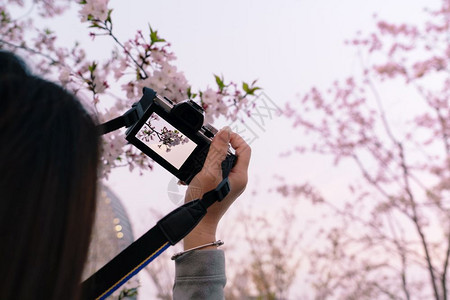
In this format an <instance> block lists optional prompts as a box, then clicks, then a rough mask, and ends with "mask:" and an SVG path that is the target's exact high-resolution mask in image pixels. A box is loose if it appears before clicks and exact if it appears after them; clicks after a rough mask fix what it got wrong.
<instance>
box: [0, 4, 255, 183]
mask: <svg viewBox="0 0 450 300" xmlns="http://www.w3.org/2000/svg"><path fill="white" fill-rule="evenodd" d="M26 4H27V2H24V1H21V0H9V1H8V5H6V4H1V3H0V25H1V26H0V36H1V37H0V49H7V50H12V51H16V52H20V53H22V54H26V55H27V56H30V57H31V59H32V60H33V62H34V63H35V66H34V69H35V70H36V72H37V73H39V74H40V75H44V76H47V77H48V78H50V79H52V80H55V81H58V82H59V83H60V84H62V85H63V86H64V87H65V88H66V89H68V90H70V91H72V92H73V93H75V94H76V95H78V96H79V97H80V98H81V99H82V100H83V99H84V100H85V99H90V102H91V103H90V106H91V107H92V109H90V110H91V111H93V112H94V113H95V114H96V118H97V119H98V120H99V121H100V122H105V121H108V120H110V119H113V118H115V117H117V116H119V115H121V114H122V113H124V112H125V111H126V110H127V109H128V108H129V107H130V106H131V104H132V103H133V102H135V101H136V100H137V99H139V98H140V96H141V91H142V88H143V87H150V88H152V89H153V90H155V91H156V92H157V93H158V94H160V95H163V96H165V97H167V98H169V99H171V100H172V101H173V102H175V103H177V102H179V101H182V100H185V99H188V98H190V99H193V100H194V101H197V102H198V103H199V104H200V105H201V106H202V107H203V108H204V110H205V120H206V121H207V122H214V120H215V119H216V118H218V117H220V116H224V117H225V118H227V119H230V120H234V118H236V115H237V112H238V111H240V110H244V111H246V112H248V111H249V110H250V109H251V107H249V105H248V103H250V101H248V99H249V98H252V97H254V96H255V91H256V90H258V89H259V88H258V87H256V86H255V81H254V82H253V83H252V84H247V83H245V82H244V83H242V86H238V85H237V84H236V83H233V82H225V81H224V79H223V77H219V76H217V75H215V85H216V87H215V88H213V87H207V88H206V89H205V90H204V91H202V90H198V91H194V89H193V88H192V87H191V86H190V85H189V83H188V80H187V78H186V77H185V76H184V73H183V72H182V71H180V70H179V69H178V68H177V67H176V64H175V63H176V56H175V54H174V53H173V52H172V51H171V49H170V43H168V42H167V41H166V40H165V39H163V38H161V37H160V35H159V34H158V32H157V31H156V30H154V29H153V28H152V27H150V26H149V29H148V32H144V31H142V30H138V31H137V32H136V34H135V35H134V37H132V38H130V39H128V40H125V41H120V40H119V39H118V38H117V37H116V35H115V33H114V31H113V14H112V13H113V9H112V8H110V7H109V5H110V3H109V0H83V1H81V2H79V3H78V4H77V5H79V9H78V14H79V17H80V19H81V21H82V22H85V23H86V24H87V26H88V28H89V29H88V31H87V32H86V33H87V34H88V35H89V36H90V37H91V38H92V39H94V40H96V39H105V38H110V39H112V41H113V42H114V43H115V47H114V48H113V49H111V51H110V55H105V58H104V59H103V60H101V61H94V60H91V59H90V58H89V53H88V52H86V50H85V49H84V48H83V47H82V45H81V44H80V43H78V42H75V43H74V44H73V45H71V46H70V45H60V44H59V43H58V38H57V34H56V33H55V32H54V31H52V30H51V29H49V28H39V27H36V26H35V25H34V17H35V16H33V14H26V15H25V16H26V17H23V16H22V17H20V18H14V16H13V15H12V13H11V6H13V5H16V6H18V7H21V8H23V10H24V11H27V10H28V9H29V8H26V7H25V6H26ZM28 4H30V3H28ZM31 5H32V6H33V8H32V9H34V10H36V11H37V12H38V16H40V17H42V18H53V17H55V16H57V15H62V14H64V13H65V12H66V11H67V9H68V8H69V7H70V1H68V0H67V1H55V0H46V1H33V3H31ZM112 86H115V87H117V86H119V87H121V89H122V93H117V92H113V91H112V89H111V87H112ZM115 91H116V89H115ZM111 100H112V101H111ZM107 103H113V104H107ZM167 134H169V133H167ZM102 161H103V165H104V168H103V171H104V172H103V174H104V175H105V176H107V174H108V173H109V172H110V170H111V169H112V168H114V167H118V166H128V167H129V168H130V170H132V169H134V168H135V167H138V168H139V169H141V170H142V169H151V168H152V164H153V162H152V161H151V160H150V159H148V158H146V157H145V155H142V154H141V153H140V152H138V151H137V150H136V149H134V148H133V147H131V146H128V145H126V143H125V139H124V137H123V133H122V132H121V131H117V132H113V133H110V134H107V135H106V136H104V138H103V157H102Z"/></svg>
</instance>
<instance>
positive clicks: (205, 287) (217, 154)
mask: <svg viewBox="0 0 450 300" xmlns="http://www.w3.org/2000/svg"><path fill="white" fill-rule="evenodd" d="M229 144H231V146H232V147H233V148H234V149H235V152H236V156H237V162H236V165H235V166H234V168H233V169H232V170H231V172H230V174H229V176H228V179H229V181H230V188H231V190H230V193H229V194H228V195H227V197H225V199H223V200H222V201H221V202H216V203H214V204H213V205H212V206H211V207H209V208H208V213H207V214H206V216H205V217H204V218H203V219H202V220H201V221H200V223H199V224H198V225H197V226H196V227H195V228H194V230H192V231H191V233H190V234H189V235H187V236H186V237H185V238H184V249H185V250H188V249H192V248H194V247H197V246H201V245H205V244H208V243H211V242H214V241H216V230H217V225H218V224H219V221H220V219H221V218H222V216H223V215H224V214H225V213H226V211H227V210H228V208H229V207H230V206H231V205H232V204H233V202H234V201H235V200H236V199H237V198H238V197H239V195H241V194H242V192H243V191H244V189H245V187H246V185H247V181H248V175H247V173H248V165H249V162H250V156H251V149H250V146H249V145H248V144H247V143H246V142H245V141H244V139H243V138H242V137H240V136H239V135H238V134H236V133H234V132H231V130H230V128H229V127H225V128H224V129H222V130H221V131H219V132H218V133H217V134H216V136H215V137H214V139H213V141H212V143H211V147H210V150H209V152H208V155H207V158H206V161H205V164H204V165H203V168H202V170H201V171H200V172H199V173H198V174H197V175H196V176H195V177H194V178H193V179H192V181H191V183H190V184H189V187H188V190H187V192H186V198H185V202H189V201H191V200H193V199H198V198H201V197H202V196H203V194H205V193H206V192H208V191H210V190H212V189H214V188H216V186H217V185H218V184H219V183H220V182H221V181H222V168H221V164H222V161H223V160H224V159H225V157H226V155H227V151H228V145H229ZM175 265H176V278H175V285H174V299H181V298H183V299H189V298H196V299H222V298H223V288H224V286H225V282H226V277H225V258H224V253H223V251H221V250H217V249H216V247H215V246H208V247H204V248H202V249H201V250H195V251H193V252H190V253H186V254H183V255H182V256H180V257H179V258H177V259H176V261H175Z"/></svg>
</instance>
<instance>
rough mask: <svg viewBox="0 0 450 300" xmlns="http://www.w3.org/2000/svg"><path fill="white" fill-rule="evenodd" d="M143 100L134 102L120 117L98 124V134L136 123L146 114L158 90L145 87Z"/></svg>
mask: <svg viewBox="0 0 450 300" xmlns="http://www.w3.org/2000/svg"><path fill="white" fill-rule="evenodd" d="M143 91H144V92H143V95H142V98H141V100H139V101H138V102H136V103H133V105H132V106H131V108H130V109H129V110H128V111H126V112H125V113H124V114H123V115H121V116H120V117H117V118H115V119H112V120H110V121H108V122H106V123H103V124H100V125H98V126H97V130H98V134H99V135H103V134H107V133H110V132H111V131H114V130H117V129H119V128H122V127H126V128H128V127H130V126H131V125H133V124H135V123H136V122H137V121H138V120H139V118H140V117H141V116H142V115H143V114H144V112H145V110H146V109H147V108H148V107H149V106H150V104H151V102H152V101H153V99H154V98H155V97H156V92H155V91H154V90H152V89H149V88H144V89H143Z"/></svg>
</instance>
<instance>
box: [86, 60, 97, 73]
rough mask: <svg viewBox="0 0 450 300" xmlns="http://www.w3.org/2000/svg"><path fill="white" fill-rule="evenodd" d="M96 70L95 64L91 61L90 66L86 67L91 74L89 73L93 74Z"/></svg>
mask: <svg viewBox="0 0 450 300" xmlns="http://www.w3.org/2000/svg"><path fill="white" fill-rule="evenodd" d="M96 68H97V63H96V62H95V61H93V62H92V64H91V65H90V66H89V67H88V69H89V72H91V73H93V72H94V71H95V69H96Z"/></svg>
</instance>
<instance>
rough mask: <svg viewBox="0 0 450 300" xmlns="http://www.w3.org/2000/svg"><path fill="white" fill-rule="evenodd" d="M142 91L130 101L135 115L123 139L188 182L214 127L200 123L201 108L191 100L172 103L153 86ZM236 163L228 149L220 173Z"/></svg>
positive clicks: (201, 160) (200, 162)
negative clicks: (135, 119) (135, 118)
mask: <svg viewBox="0 0 450 300" xmlns="http://www.w3.org/2000/svg"><path fill="white" fill-rule="evenodd" d="M143 92H144V94H143V96H142V98H141V100H139V102H137V103H135V104H134V105H133V108H132V110H133V111H132V112H133V113H134V115H135V116H136V114H137V116H138V118H137V121H135V122H134V121H133V124H130V125H129V128H128V130H127V131H126V139H127V140H128V141H129V142H130V143H131V144H133V145H134V146H136V147H137V148H139V149H140V150H141V151H142V152H143V153H145V154H146V155H148V156H150V157H151V158H152V159H153V160H154V161H156V162H157V163H158V164H160V165H161V166H163V167H164V168H165V169H167V170H168V171H169V172H171V173H172V174H173V175H175V176H176V177H178V178H179V179H180V180H181V181H183V182H185V183H187V184H189V182H190V181H191V180H192V178H193V177H194V176H195V175H196V174H197V173H198V172H199V171H200V170H201V169H202V167H203V164H204V163H205V159H206V156H207V154H208V150H209V147H210V145H211V141H212V138H213V137H214V135H215V134H216V133H217V129H215V128H214V127H213V126H212V125H210V124H203V122H204V110H203V109H202V108H201V107H200V106H199V105H198V104H197V103H195V102H194V101H192V100H186V101H183V102H180V103H177V104H174V103H173V102H172V101H171V100H169V99H168V98H166V97H162V96H160V95H157V94H156V93H155V92H154V91H153V90H152V89H149V88H144V90H143ZM130 111H131V110H130ZM126 115H127V113H126V114H125V115H124V117H126ZM129 115H130V114H129ZM235 164H236V156H235V155H234V154H233V153H232V152H231V150H229V151H228V153H227V156H226V158H225V160H224V161H223V162H222V175H223V177H227V176H228V173H229V172H230V170H231V168H232V167H233V166H234V165H235Z"/></svg>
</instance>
